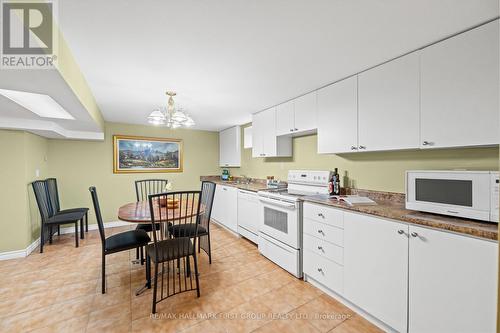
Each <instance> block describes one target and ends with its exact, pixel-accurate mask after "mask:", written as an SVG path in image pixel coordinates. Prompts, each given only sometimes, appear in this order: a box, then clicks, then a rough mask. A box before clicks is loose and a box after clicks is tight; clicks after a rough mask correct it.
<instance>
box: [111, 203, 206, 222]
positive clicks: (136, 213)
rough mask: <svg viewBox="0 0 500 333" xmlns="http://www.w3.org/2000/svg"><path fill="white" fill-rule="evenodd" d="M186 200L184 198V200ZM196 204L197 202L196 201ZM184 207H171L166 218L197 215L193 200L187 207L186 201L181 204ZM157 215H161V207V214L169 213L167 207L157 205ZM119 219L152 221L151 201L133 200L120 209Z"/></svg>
mask: <svg viewBox="0 0 500 333" xmlns="http://www.w3.org/2000/svg"><path fill="white" fill-rule="evenodd" d="M183 201H184V200H183ZM194 204H195V205H196V204H197V202H195V203H194ZM180 206H181V207H182V209H169V210H168V213H169V216H168V218H165V220H169V221H170V220H178V219H183V218H188V217H192V216H195V215H196V206H195V207H192V200H189V202H188V204H187V207H186V202H185V201H184V202H183V203H182V204H181V205H180ZM154 209H155V216H159V213H160V212H159V211H158V210H159V209H161V216H162V217H163V216H165V217H166V214H167V207H159V206H155V207H154ZM203 210H204V207H203V204H201V205H200V213H202V212H203ZM118 219H120V220H122V221H126V222H133V223H148V222H149V223H151V214H150V213H149V202H148V201H138V202H131V203H128V204H126V205H123V206H121V207H120V208H119V209H118Z"/></svg>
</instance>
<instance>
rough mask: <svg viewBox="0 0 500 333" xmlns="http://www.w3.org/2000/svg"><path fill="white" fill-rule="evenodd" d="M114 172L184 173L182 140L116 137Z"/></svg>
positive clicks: (114, 141) (114, 138)
mask: <svg viewBox="0 0 500 333" xmlns="http://www.w3.org/2000/svg"><path fill="white" fill-rule="evenodd" d="M113 172H114V173H139V172H182V140H180V139H164V138H148V137H140V136H125V135H114V136H113Z"/></svg>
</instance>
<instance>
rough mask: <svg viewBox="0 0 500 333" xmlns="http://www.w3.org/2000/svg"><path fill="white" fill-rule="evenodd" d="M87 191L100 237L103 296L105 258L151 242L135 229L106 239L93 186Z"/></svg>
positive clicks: (140, 231)
mask: <svg viewBox="0 0 500 333" xmlns="http://www.w3.org/2000/svg"><path fill="white" fill-rule="evenodd" d="M89 191H90V195H91V196H92V203H93V205H94V210H95V216H96V220H97V227H98V228H99V235H100V236H101V245H102V252H101V254H102V267H101V273H102V275H101V281H102V286H101V292H102V293H103V294H104V293H106V256H107V255H109V254H113V253H117V252H122V251H127V250H131V249H134V248H138V247H143V246H145V245H147V244H148V243H149V242H150V241H151V239H150V238H149V236H148V234H147V233H146V232H145V231H144V230H137V229H136V230H129V231H124V232H121V233H118V234H114V235H112V236H109V237H108V238H106V234H105V232H104V223H103V222H102V215H101V207H100V206H99V198H98V197H97V190H96V188H95V187H94V186H91V187H90V188H89Z"/></svg>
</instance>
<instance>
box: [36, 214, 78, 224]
mask: <svg viewBox="0 0 500 333" xmlns="http://www.w3.org/2000/svg"><path fill="white" fill-rule="evenodd" d="M84 216H85V213H84V212H75V213H66V214H57V215H54V216H52V217H49V218H48V219H47V221H45V223H48V224H64V223H72V222H75V221H79V220H81V219H82V218H83V217H84Z"/></svg>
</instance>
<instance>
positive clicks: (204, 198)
mask: <svg viewBox="0 0 500 333" xmlns="http://www.w3.org/2000/svg"><path fill="white" fill-rule="evenodd" d="M215 187H216V185H215V183H214V182H209V181H203V182H201V205H202V206H203V211H202V212H200V220H199V223H200V224H201V225H202V226H203V227H205V229H207V230H208V229H209V227H210V216H211V215H212V205H213V203H214V196H215Z"/></svg>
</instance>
